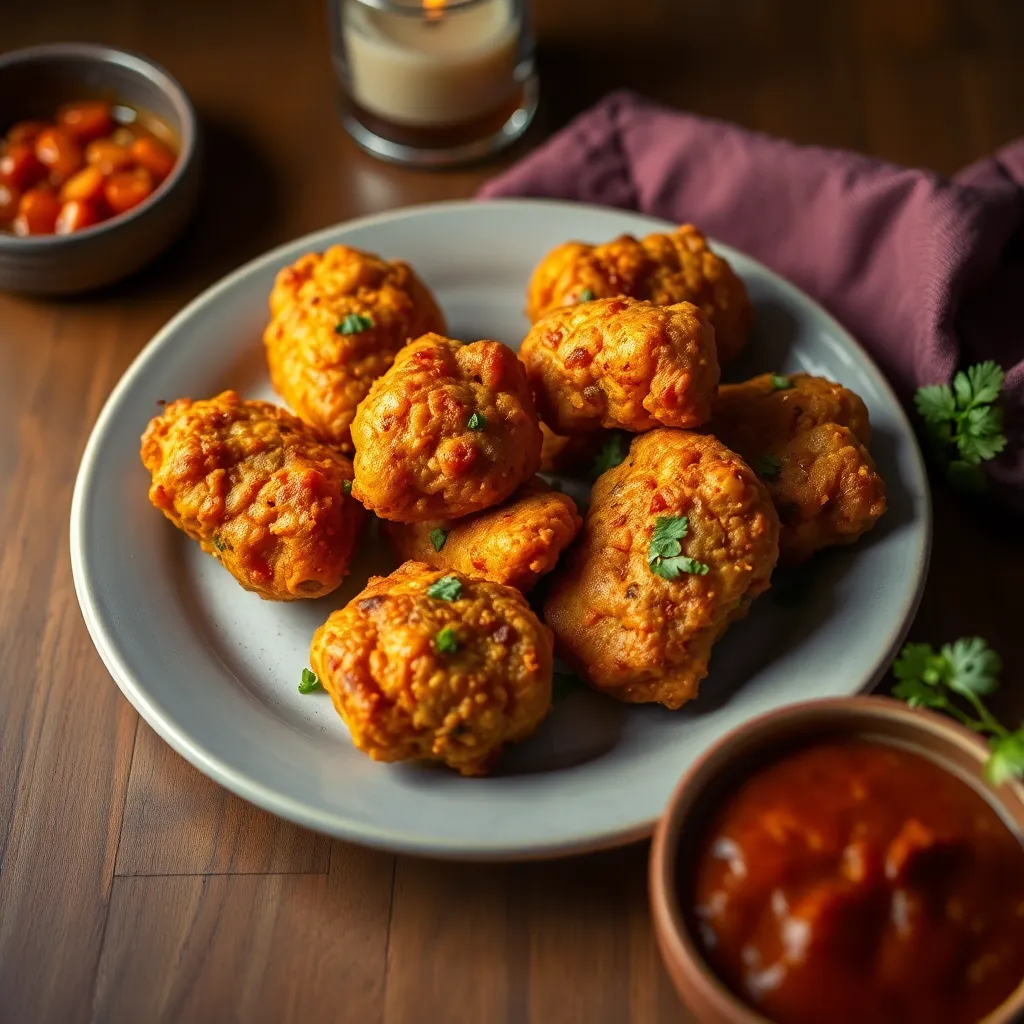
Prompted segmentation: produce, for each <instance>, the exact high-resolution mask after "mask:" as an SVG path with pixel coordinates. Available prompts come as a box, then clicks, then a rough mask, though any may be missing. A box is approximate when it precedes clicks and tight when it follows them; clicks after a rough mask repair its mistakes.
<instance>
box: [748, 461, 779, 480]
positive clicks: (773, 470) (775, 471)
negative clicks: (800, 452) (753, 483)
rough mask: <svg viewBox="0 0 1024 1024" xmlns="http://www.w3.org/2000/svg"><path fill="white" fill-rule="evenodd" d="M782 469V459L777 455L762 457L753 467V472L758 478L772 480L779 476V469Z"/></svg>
mask: <svg viewBox="0 0 1024 1024" xmlns="http://www.w3.org/2000/svg"><path fill="white" fill-rule="evenodd" d="M781 467H782V459H780V458H779V457H778V455H762V456H761V457H760V458H759V459H758V460H757V462H756V463H755V465H754V470H755V471H756V473H757V475H758V476H763V477H764V478H765V479H766V480H770V479H772V477H776V476H778V475H779V469H780V468H781Z"/></svg>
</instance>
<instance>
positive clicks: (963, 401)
mask: <svg viewBox="0 0 1024 1024" xmlns="http://www.w3.org/2000/svg"><path fill="white" fill-rule="evenodd" d="M953 394H954V395H956V407H957V408H958V409H960V410H962V411H966V410H967V409H970V408H971V404H972V403H971V398H972V397H973V395H974V391H973V389H972V388H971V379H970V377H968V376H967V374H966V373H964V372H963V371H962V370H961V371H960V372H959V373H957V374H956V375H955V376H954V377H953Z"/></svg>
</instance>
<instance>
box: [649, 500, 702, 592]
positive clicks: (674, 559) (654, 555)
mask: <svg viewBox="0 0 1024 1024" xmlns="http://www.w3.org/2000/svg"><path fill="white" fill-rule="evenodd" d="M689 528H690V520H689V519H687V517H686V516H658V518H657V519H656V520H655V521H654V533H653V534H652V535H651V547H650V550H649V552H648V555H647V564H648V565H649V566H650V568H651V572H653V573H654V575H655V576H660V577H661V578H662V579H664V580H674V579H676V577H678V576H679V574H680V573H689V574H690V575H693V576H705V575H707V571H708V567H707V566H706V565H705V564H704V563H703V562H698V561H697V560H696V559H695V558H690V557H689V555H684V554H683V553H682V551H683V545H682V544H681V541H682V540H683V538H684V537H685V536H686V534H687V532H688V530H689Z"/></svg>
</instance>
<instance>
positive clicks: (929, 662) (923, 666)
mask: <svg viewBox="0 0 1024 1024" xmlns="http://www.w3.org/2000/svg"><path fill="white" fill-rule="evenodd" d="M892 671H893V675H895V676H896V678H897V679H920V680H922V681H923V682H925V683H927V684H928V685H929V686H935V685H937V684H938V683H940V682H942V678H943V676H944V674H945V672H946V663H945V660H944V659H943V658H942V656H941V655H939V654H936V653H935V648H934V647H932V645H931V644H904V645H903V650H902V651H900V656H899V657H898V658H897V659H896V661H895V662H894V664H893V666H892Z"/></svg>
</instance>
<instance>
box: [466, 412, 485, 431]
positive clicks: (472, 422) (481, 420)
mask: <svg viewBox="0 0 1024 1024" xmlns="http://www.w3.org/2000/svg"><path fill="white" fill-rule="evenodd" d="M486 426H487V418H486V417H485V416H481V415H480V413H478V412H475V413H473V414H472V415H471V416H470V417H469V419H468V420H467V421H466V427H467V428H468V429H469V430H483V429H484V427H486Z"/></svg>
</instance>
